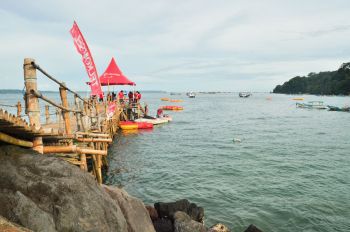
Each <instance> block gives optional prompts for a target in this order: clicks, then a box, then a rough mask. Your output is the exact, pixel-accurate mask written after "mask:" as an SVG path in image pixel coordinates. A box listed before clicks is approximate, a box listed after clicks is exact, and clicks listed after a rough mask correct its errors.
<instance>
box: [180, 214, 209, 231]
mask: <svg viewBox="0 0 350 232" xmlns="http://www.w3.org/2000/svg"><path fill="white" fill-rule="evenodd" d="M206 231H207V229H206V228H205V226H204V225H203V224H202V223H199V222H196V221H194V220H192V219H191V217H190V216H188V215H187V214H186V213H185V212H182V211H177V212H176V213H175V214H174V232H206Z"/></svg>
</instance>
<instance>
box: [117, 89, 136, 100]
mask: <svg viewBox="0 0 350 232" xmlns="http://www.w3.org/2000/svg"><path fill="white" fill-rule="evenodd" d="M127 96H128V99H129V103H139V102H140V100H141V93H140V92H139V91H135V92H132V91H129V93H128V94H127ZM118 98H119V101H120V103H123V102H124V101H125V99H126V97H125V95H124V91H123V90H120V92H119V93H118Z"/></svg>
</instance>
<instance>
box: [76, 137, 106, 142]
mask: <svg viewBox="0 0 350 232" xmlns="http://www.w3.org/2000/svg"><path fill="white" fill-rule="evenodd" d="M76 140H77V141H79V142H107V143H111V142H112V139H111V138H76Z"/></svg>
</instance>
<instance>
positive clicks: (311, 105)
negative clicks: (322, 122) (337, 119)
mask: <svg viewBox="0 0 350 232" xmlns="http://www.w3.org/2000/svg"><path fill="white" fill-rule="evenodd" d="M296 106H297V107H299V108H306V109H318V110H325V109H328V107H327V106H325V105H324V104H323V101H309V102H308V103H300V102H297V103H296Z"/></svg>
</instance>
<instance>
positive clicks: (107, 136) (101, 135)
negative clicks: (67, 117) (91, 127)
mask: <svg viewBox="0 0 350 232" xmlns="http://www.w3.org/2000/svg"><path fill="white" fill-rule="evenodd" d="M76 134H77V135H86V136H89V137H101V138H109V137H110V135H109V134H98V133H88V132H80V131H78V132H77V133H76Z"/></svg>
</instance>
